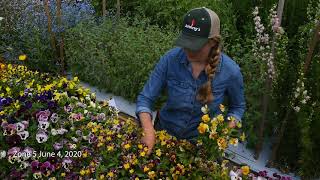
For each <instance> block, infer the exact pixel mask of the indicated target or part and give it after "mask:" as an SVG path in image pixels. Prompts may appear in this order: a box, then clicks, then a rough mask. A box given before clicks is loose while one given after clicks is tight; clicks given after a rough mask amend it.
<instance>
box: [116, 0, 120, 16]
mask: <svg viewBox="0 0 320 180" xmlns="http://www.w3.org/2000/svg"><path fill="white" fill-rule="evenodd" d="M117 17H118V18H120V0H117Z"/></svg>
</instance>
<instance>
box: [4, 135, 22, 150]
mask: <svg viewBox="0 0 320 180" xmlns="http://www.w3.org/2000/svg"><path fill="white" fill-rule="evenodd" d="M6 143H7V144H8V145H9V146H10V147H14V146H18V145H19V144H20V143H21V138H20V136H19V135H17V134H14V135H12V136H7V137H6Z"/></svg>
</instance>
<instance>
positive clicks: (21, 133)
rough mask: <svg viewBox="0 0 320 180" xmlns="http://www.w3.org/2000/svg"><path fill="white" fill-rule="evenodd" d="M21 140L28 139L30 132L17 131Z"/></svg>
mask: <svg viewBox="0 0 320 180" xmlns="http://www.w3.org/2000/svg"><path fill="white" fill-rule="evenodd" d="M17 134H18V135H19V136H20V138H21V140H26V139H27V138H28V137H29V132H28V131H21V132H18V133H17Z"/></svg>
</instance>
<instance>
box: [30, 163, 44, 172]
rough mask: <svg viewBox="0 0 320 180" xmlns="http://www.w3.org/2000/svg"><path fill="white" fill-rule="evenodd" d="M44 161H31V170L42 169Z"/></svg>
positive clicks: (37, 170)
mask: <svg viewBox="0 0 320 180" xmlns="http://www.w3.org/2000/svg"><path fill="white" fill-rule="evenodd" d="M41 165H42V163H40V162H39V161H37V160H35V161H32V162H31V170H32V173H36V172H39V171H40V167H41Z"/></svg>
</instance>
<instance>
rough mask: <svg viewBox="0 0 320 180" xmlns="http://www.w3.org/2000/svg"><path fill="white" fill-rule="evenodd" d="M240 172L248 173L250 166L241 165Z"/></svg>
mask: <svg viewBox="0 0 320 180" xmlns="http://www.w3.org/2000/svg"><path fill="white" fill-rule="evenodd" d="M241 172H242V174H243V175H245V176H246V175H248V174H249V173H250V168H249V166H242V167H241Z"/></svg>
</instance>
